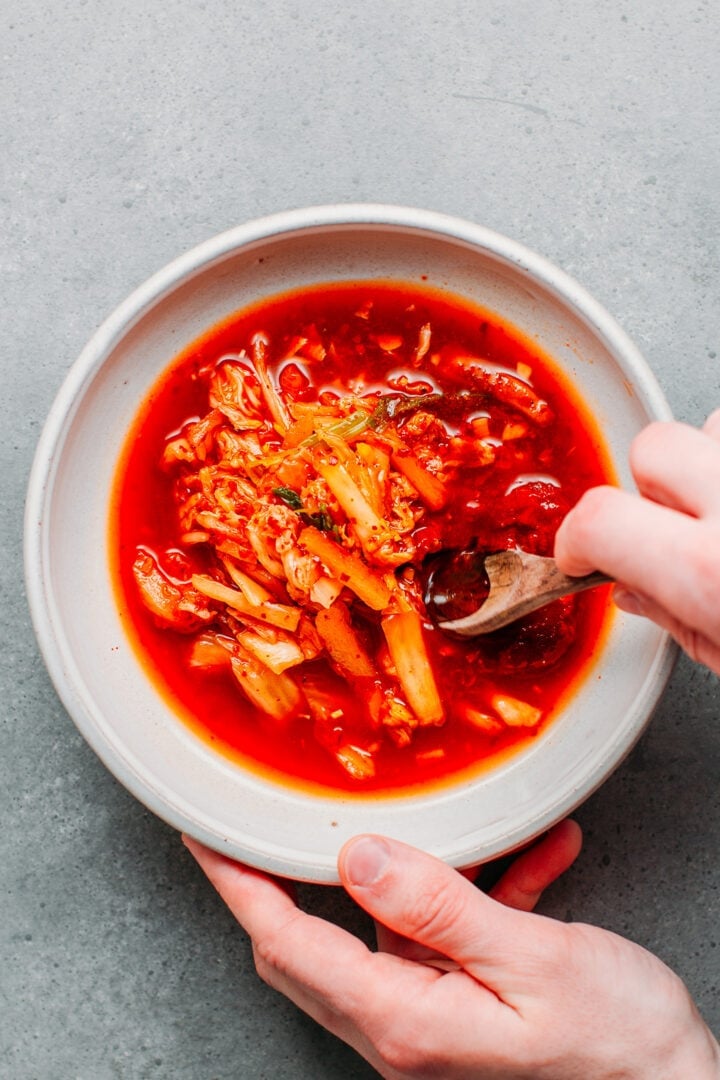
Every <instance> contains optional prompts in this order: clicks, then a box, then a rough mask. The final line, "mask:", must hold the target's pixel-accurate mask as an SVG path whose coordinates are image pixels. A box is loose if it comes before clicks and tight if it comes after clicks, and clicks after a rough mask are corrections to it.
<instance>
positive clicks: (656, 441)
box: [630, 420, 677, 477]
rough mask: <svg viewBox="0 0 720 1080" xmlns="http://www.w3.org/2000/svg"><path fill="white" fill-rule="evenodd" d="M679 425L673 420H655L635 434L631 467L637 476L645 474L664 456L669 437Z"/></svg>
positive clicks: (632, 444) (631, 453)
mask: <svg viewBox="0 0 720 1080" xmlns="http://www.w3.org/2000/svg"><path fill="white" fill-rule="evenodd" d="M676 426H677V425H676V424H675V423H674V422H673V421H661V420H654V421H653V422H652V423H650V424H648V425H647V427H644V428H643V429H642V431H641V432H639V434H637V435H636V436H635V438H634V439H633V441H632V443H631V444H630V468H631V469H632V471H633V474H634V475H635V477H638V476H643V475H645V474H646V473H647V472H649V471H651V470H652V469H653V466H656V463H657V459H658V457H664V455H665V452H666V449H667V445H668V437H669V435H670V434H671V431H672V429H673V428H674V427H676Z"/></svg>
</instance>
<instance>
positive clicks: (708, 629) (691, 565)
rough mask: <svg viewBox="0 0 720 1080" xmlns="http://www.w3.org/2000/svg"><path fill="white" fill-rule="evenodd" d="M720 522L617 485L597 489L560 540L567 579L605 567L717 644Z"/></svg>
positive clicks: (566, 523)
mask: <svg viewBox="0 0 720 1080" xmlns="http://www.w3.org/2000/svg"><path fill="white" fill-rule="evenodd" d="M718 551H720V519H713V520H710V519H706V520H704V521H698V520H697V519H695V518H691V517H688V516H687V515H686V514H682V513H678V512H677V511H676V510H669V509H668V508H667V507H665V506H658V505H657V503H653V502H651V501H650V500H647V499H642V498H640V497H639V496H637V495H634V494H630V493H629V492H627V491H620V490H618V489H617V488H610V487H602V488H592V489H591V490H590V491H587V492H586V493H585V494H584V495H583V496H582V498H581V499H580V501H579V502H578V503H577V505H576V506H575V507H574V508H573V509H572V510H571V511H570V513H569V514H568V515H567V517H566V518H565V520H564V521H563V523H562V525H561V526H560V528H559V529H558V533H557V536H556V538H555V557H556V559H557V562H558V565H559V566H560V568H561V569H562V570H563V571H564V572H565V573H567V574H571V575H580V574H585V573H589V572H590V571H591V570H603V571H604V572H605V573H607V574H609V575H610V576H611V577H613V578H614V579H615V580H616V581H618V582H621V583H622V584H623V585H625V586H626V587H627V588H628V589H629V590H631V591H632V592H636V593H641V594H643V595H645V596H648V597H650V598H651V599H652V600H653V601H654V602H655V603H656V604H658V605H660V607H662V608H664V609H665V610H666V611H667V612H669V613H670V614H671V615H673V616H674V617H675V618H677V619H679V620H680V621H681V622H682V623H684V624H685V625H687V626H690V627H692V628H693V629H701V630H702V631H703V632H704V633H705V634H707V635H708V636H709V637H710V638H712V639H714V640H715V639H717V638H718V635H720V612H719V611H718V604H717V595H718V592H719V591H720V559H719V558H718Z"/></svg>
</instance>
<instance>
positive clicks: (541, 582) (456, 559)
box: [425, 548, 612, 637]
mask: <svg viewBox="0 0 720 1080" xmlns="http://www.w3.org/2000/svg"><path fill="white" fill-rule="evenodd" d="M611 580H612V579H611V578H610V577H608V575H607V574H603V573H600V572H599V571H596V572H595V573H592V574H586V575H584V576H583V577H569V576H568V575H567V574H563V573H562V571H561V570H559V568H558V565H557V563H556V562H555V560H554V559H551V558H547V557H544V556H541V555H531V554H530V553H529V552H527V551H521V550H520V549H519V548H512V549H510V550H508V551H498V552H495V553H494V554H492V555H486V554H483V553H482V552H474V551H462V552H457V551H448V552H444V553H441V554H439V555H437V556H436V557H435V559H434V560H433V566H432V569H431V571H430V573H429V575H428V581H427V587H426V590H425V604H426V607H427V609H428V613H429V614H430V617H431V618H432V619H433V621H434V622H435V624H436V625H437V626H438V627H439V629H441V630H444V631H446V632H448V633H452V634H457V635H459V636H461V637H477V636H479V635H480V634H489V633H491V632H492V631H493V630H499V629H500V628H501V627H503V626H508V625H509V624H510V623H512V622H515V621H516V620H517V619H521V618H522V617H523V615H529V614H530V612H531V611H537V609H538V608H541V607H544V606H545V605H546V604H549V603H551V602H552V601H553V600H558V599H559V598H560V597H561V596H570V595H571V594H572V593H576V592H582V591H583V590H585V589H592V588H595V587H596V586H597V585H605V584H607V583H608V582H610V581H611Z"/></svg>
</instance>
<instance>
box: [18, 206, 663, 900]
mask: <svg viewBox="0 0 720 1080" xmlns="http://www.w3.org/2000/svg"><path fill="white" fill-rule="evenodd" d="M363 226H367V227H369V228H375V229H378V230H380V229H397V230H401V231H406V232H407V231H410V232H414V233H416V234H418V233H419V234H422V233H427V234H428V235H431V236H433V237H434V238H436V239H447V240H450V241H456V242H459V243H460V244H464V245H466V246H467V247H468V248H469V249H472V250H476V251H477V250H480V251H483V252H485V253H488V254H490V255H492V256H493V257H495V258H498V259H500V260H501V261H503V262H504V263H506V264H507V265H508V266H509V267H511V268H513V269H514V270H516V271H520V272H521V273H523V274H525V275H527V276H528V277H529V278H532V279H533V280H534V281H535V282H539V283H540V284H541V285H542V286H544V287H545V288H546V289H547V290H548V291H549V292H550V293H551V294H553V295H554V296H555V297H556V298H558V299H560V300H562V302H563V303H564V304H565V305H569V306H570V307H571V308H572V309H574V310H575V312H576V313H577V314H578V315H580V316H581V317H582V318H583V319H584V321H585V322H586V323H587V324H588V326H589V327H590V329H591V330H592V332H593V333H594V334H595V335H596V336H597V337H598V338H599V339H600V340H601V341H602V342H603V343H604V344H605V345H606V346H607V348H608V349H609V350H610V352H611V353H612V355H613V358H614V360H615V362H616V363H617V365H618V367H619V368H620V370H621V371H622V372H623V374H625V375H632V377H633V379H634V380H635V382H636V384H637V386H638V388H639V391H640V396H641V398H642V400H643V403H644V404H645V406H646V408H647V409H648V411H649V412H650V413H651V414H652V415H654V416H655V417H657V418H659V419H668V420H669V419H672V413H671V410H670V408H669V405H668V403H667V401H666V399H665V396H664V394H663V392H662V390H661V388H660V385H659V383H658V382H657V380H656V378H655V375H654V373H653V372H652V370H651V368H650V367H649V365H648V364H647V362H646V361H645V359H644V357H643V356H642V354H641V353H640V352H639V350H638V349H637V347H636V346H635V344H634V343H633V342H632V340H631V339H630V337H629V336H628V335H627V334H626V333H625V331H624V330H623V329H622V328H621V327H620V325H619V324H618V323H617V322H616V320H615V319H614V318H613V316H612V315H610V313H609V312H608V311H607V310H606V309H605V308H604V307H603V305H601V304H600V303H599V302H598V301H597V300H595V299H594V297H592V296H591V294H590V293H589V292H588V291H587V290H586V289H585V288H584V287H583V286H581V285H580V284H579V283H578V282H577V281H576V280H575V279H574V278H573V277H571V276H570V275H569V274H567V273H566V272H565V271H564V270H561V269H560V268H559V267H557V266H556V265H554V264H553V263H552V262H550V261H549V260H548V259H546V258H545V257H544V256H542V255H539V254H537V253H536V252H534V251H532V250H531V249H529V248H527V247H526V246H525V245H524V244H522V243H520V242H518V241H516V240H513V239H510V238H508V237H506V236H503V235H502V234H500V233H498V232H495V231H494V230H492V229H489V228H487V227H485V226H483V225H478V224H475V223H474V222H470V221H466V220H464V219H462V218H459V217H455V216H452V215H448V214H444V213H440V212H437V211H434V210H425V209H419V208H415V207H408V206H400V205H394V204H386V203H333V204H327V205H318V206H311V207H306V208H297V209H292V210H286V211H281V212H279V213H274V214H270V215H266V216H263V217H259V218H254V219H252V220H249V221H246V222H244V223H242V224H240V225H237V226H234V227H232V228H230V229H227V230H225V231H224V232H221V233H218V234H216V235H215V236H212V237H210V238H208V239H207V240H204V241H203V242H201V243H200V244H197V245H196V246H194V247H192V248H191V249H189V250H188V251H186V252H185V253H183V254H181V255H179V256H178V257H176V258H174V259H173V260H171V261H170V262H169V263H167V264H166V265H165V266H164V267H162V268H161V269H160V270H158V271H156V272H155V273H154V274H152V275H151V276H150V277H149V278H147V279H146V280H145V281H144V282H143V283H142V284H140V285H139V286H138V287H136V288H135V289H134V290H133V291H132V292H131V293H130V294H129V295H128V296H127V298H126V299H125V300H123V301H122V302H121V303H120V304H119V305H117V307H116V308H115V309H114V310H113V311H112V312H111V313H110V315H108V316H107V317H106V318H105V320H104V321H103V322H102V323H101V324H100V325H99V326H98V327H97V329H96V330H95V332H94V333H93V334H92V336H91V337H90V339H89V340H88V342H87V343H86V345H85V346H84V348H83V349H82V351H81V352H80V354H79V355H78V357H77V359H76V360H75V361H74V363H73V364H72V365H71V367H70V368H69V370H68V371H67V373H66V375H65V377H64V379H63V381H62V383H61V385H60V387H59V389H58V391H57V394H56V396H55V399H54V401H53V403H52V406H51V408H50V410H49V412H48V414H47V419H46V421H45V424H44V426H43V429H42V433H41V435H40V438H39V441H38V444H37V448H36V451H35V455H34V459H33V463H32V467H31V471H30V476H29V481H28V486H27V495H26V502H25V519H24V548H23V551H24V572H25V587H26V596H27V600H28V606H29V609H30V615H31V620H32V624H33V628H34V632H35V635H36V638H37V641H38V644H39V647H40V652H41V655H42V658H43V660H44V662H45V665H46V667H47V670H48V673H49V675H50V678H51V680H52V682H53V684H54V687H55V690H56V692H57V693H58V696H59V698H60V700H61V701H62V703H63V705H64V706H65V708H66V709H67V711H68V713H69V714H70V716H71V718H72V720H73V721H74V723H75V724H76V726H77V727H78V728H79V730H80V732H81V734H82V735H83V737H84V738H85V740H86V741H87V742H88V744H89V745H90V746H91V747H92V749H93V750H94V751H95V753H96V754H97V755H98V757H99V758H100V759H101V760H102V761H103V763H104V764H105V765H106V767H107V768H108V769H109V770H110V772H111V773H113V775H115V776H116V777H118V779H121V782H122V783H123V784H124V786H126V787H127V788H128V790H129V791H131V792H132V794H134V795H135V796H136V797H137V798H138V799H139V800H140V801H141V802H142V803H143V804H144V805H146V806H147V807H148V808H149V809H151V810H152V811H153V813H155V814H156V815H158V816H159V817H160V818H161V819H163V820H165V821H166V822H168V823H169V824H170V825H172V826H173V827H175V828H182V829H185V830H187V828H188V824H189V822H188V820H187V819H186V818H185V816H184V815H183V814H182V812H180V813H177V812H176V811H175V808H169V807H168V806H167V804H166V802H165V800H164V799H163V798H162V796H160V795H159V794H156V793H155V792H154V791H153V790H152V789H150V788H149V787H148V786H147V785H146V784H145V783H144V781H143V780H142V779H141V778H136V777H135V776H134V775H129V774H128V769H127V767H126V766H125V764H124V763H123V762H119V761H118V760H117V759H116V756H115V752H114V750H113V749H112V748H111V747H109V746H107V745H106V744H105V742H104V740H103V738H102V736H101V734H100V733H98V732H97V731H96V730H95V728H94V725H93V723H92V721H91V718H89V717H85V714H84V713H85V711H84V708H83V705H82V702H81V701H80V696H79V695H78V693H77V691H76V689H75V687H74V686H73V683H72V678H71V677H70V676H69V673H68V671H67V669H66V665H65V663H64V660H63V655H62V648H61V643H60V641H59V639H58V636H57V633H56V629H55V626H54V624H53V620H52V618H51V617H50V614H49V602H48V591H49V582H47V581H46V579H45V568H46V560H45V558H44V544H45V543H46V542H47V537H46V533H45V530H44V527H43V512H44V509H45V507H46V505H47V500H48V498H49V495H50V493H51V491H52V484H53V474H54V466H55V462H56V459H57V451H58V448H59V446H60V445H61V441H62V437H63V433H64V431H65V430H66V425H67V424H68V423H69V421H70V420H71V419H72V416H73V414H74V411H75V408H76V407H77V405H78V403H79V401H80V400H81V398H82V394H83V389H84V387H85V386H86V384H88V383H89V382H90V381H91V380H92V379H93V377H94V376H95V375H96V373H97V372H98V371H99V370H100V368H101V367H102V365H103V363H104V362H105V360H106V358H107V357H108V356H109V355H110V354H111V352H112V350H113V349H114V347H115V346H116V345H117V343H118V342H119V341H120V340H121V339H122V338H123V337H124V336H125V335H126V334H127V333H128V332H129V331H130V330H131V329H132V328H133V326H134V325H136V324H137V323H138V322H139V321H140V320H141V319H142V318H143V317H144V316H145V315H146V314H147V313H148V312H149V311H151V310H152V308H153V307H154V306H156V305H157V304H158V303H160V302H161V301H162V300H163V299H164V298H165V297H166V296H167V295H169V294H170V293H171V292H172V291H173V290H174V289H175V288H176V287H177V286H178V285H180V284H187V283H188V282H190V281H191V280H192V279H193V278H194V277H195V276H197V275H198V274H200V273H203V272H204V271H206V270H208V269H209V268H210V267H212V266H213V265H214V264H217V263H219V262H222V261H223V260H224V259H226V258H227V257H230V256H232V255H234V254H235V253H237V252H239V251H241V250H242V249H243V248H247V247H248V246H250V245H253V244H255V243H257V242H261V241H266V240H272V239H280V238H282V237H283V236H290V235H292V234H299V233H302V232H314V231H317V230H323V229H343V228H346V229H347V228H350V227H354V228H357V227H363ZM678 651H679V650H678V649H677V646H676V645H675V643H674V642H673V641H672V639H671V638H670V635H669V634H666V635H665V638H664V640H663V641H661V643H660V644H659V645H658V649H657V653H656V662H655V665H654V670H653V672H652V673H651V674H652V684H653V685H652V687H649V686H648V685H647V683H646V684H645V687H644V691H643V693H642V694H641V695H638V698H639V699H641V700H638V702H636V708H638V709H639V710H640V711H641V712H643V713H644V714H645V716H646V721H645V724H643V725H639V729H638V730H637V731H636V732H635V737H634V738H633V739H632V740H631V741H629V742H628V744H627V745H625V746H624V747H623V748H622V753H621V754H619V755H616V757H615V759H614V763H613V768H615V767H617V765H618V764H619V763H620V762H621V761H622V760H623V758H624V757H625V756H626V755H627V753H629V751H630V750H631V749H632V746H633V745H634V744H635V742H636V741H637V739H638V738H639V737H640V735H641V734H642V732H643V731H644V729H645V726H646V724H647V722H649V719H650V717H651V715H652V711H653V709H654V707H655V706H656V704H657V702H658V700H659V698H660V696H661V695H662V693H663V691H664V688H665V685H666V683H667V680H668V678H669V677H670V674H671V672H672V669H673V666H674V663H675V660H676V657H677V655H678ZM79 716H80V717H81V718H82V719H79ZM603 779H604V778H601V779H600V780H598V781H597V783H596V784H594V785H593V786H592V787H588V788H587V789H585V790H583V791H582V792H581V793H578V792H573V793H570V794H569V795H567V797H566V799H565V800H563V803H562V806H563V810H562V813H563V814H564V813H567V812H571V811H572V810H573V809H575V808H576V807H577V805H578V804H579V803H581V802H583V801H584V800H585V799H586V798H587V797H588V796H589V795H590V794H592V792H593V791H594V790H596V788H597V787H598V786H599V785H600V784H601V783H602V782H603ZM181 819H182V820H181ZM554 820H557V815H556V817H555V818H554ZM547 824H549V822H546V823H545V827H547ZM190 831H193V834H194V835H198V831H202V830H198V829H197V828H195V829H194V830H190ZM538 831H541V830H538ZM536 835H537V833H536ZM204 840H205V842H210V843H213V844H214V846H216V847H217V838H216V837H210V836H205V837H204ZM284 870H285V872H287V868H283V867H277V868H275V869H274V872H283V871H284ZM312 880H321V878H319V877H315V878H313V879H312ZM322 880H337V878H336V877H329V876H328V877H323V878H322Z"/></svg>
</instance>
